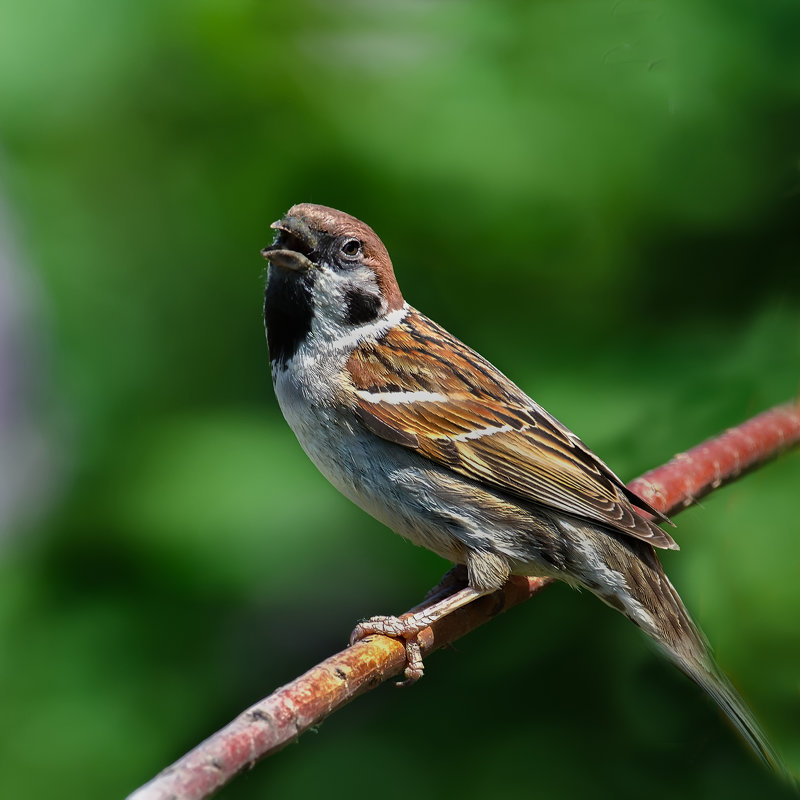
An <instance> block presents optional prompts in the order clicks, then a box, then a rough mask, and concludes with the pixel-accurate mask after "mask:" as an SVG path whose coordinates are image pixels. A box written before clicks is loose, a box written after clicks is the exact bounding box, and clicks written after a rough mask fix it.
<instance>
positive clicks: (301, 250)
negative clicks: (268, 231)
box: [261, 217, 318, 271]
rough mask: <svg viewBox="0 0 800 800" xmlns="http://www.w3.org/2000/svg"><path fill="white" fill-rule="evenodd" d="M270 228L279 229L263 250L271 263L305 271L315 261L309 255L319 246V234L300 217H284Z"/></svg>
mask: <svg viewBox="0 0 800 800" xmlns="http://www.w3.org/2000/svg"><path fill="white" fill-rule="evenodd" d="M270 228H272V229H273V230H276V231H278V235H277V236H276V237H275V241H274V242H273V243H272V244H271V245H270V246H269V247H265V248H264V249H263V250H262V251H261V255H262V256H264V258H266V259H267V260H268V261H269V262H270V263H271V264H274V265H275V266H276V267H282V268H283V269H291V270H295V271H303V270H307V269H310V268H311V267H312V266H313V262H312V261H311V260H310V259H309V256H310V255H311V254H312V253H313V252H314V250H315V249H316V246H317V240H318V237H317V234H316V233H315V232H314V231H313V230H311V228H309V227H308V225H307V224H306V222H305V220H303V219H302V218H300V217H284V218H283V219H279V220H278V221H277V222H273V223H272V225H270Z"/></svg>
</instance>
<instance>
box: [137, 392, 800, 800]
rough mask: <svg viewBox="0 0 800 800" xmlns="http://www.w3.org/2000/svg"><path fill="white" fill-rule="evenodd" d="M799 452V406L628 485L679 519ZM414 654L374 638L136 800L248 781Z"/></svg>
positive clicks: (465, 613)
mask: <svg viewBox="0 0 800 800" xmlns="http://www.w3.org/2000/svg"><path fill="white" fill-rule="evenodd" d="M798 444H800V404H798V403H790V404H787V405H783V406H777V407H776V408H773V409H771V410H770V411H766V412H764V413H763V414H760V415H759V416H757V417H754V418H753V419H751V420H749V421H747V422H745V423H743V424H742V425H739V426H738V427H736V428H732V429H730V430H728V431H726V432H725V433H723V434H721V435H720V436H717V437H715V438H714V439H710V440H708V441H707V442H704V443H703V444H700V445H698V446H697V447H694V448H693V449H691V450H689V451H688V452H686V453H681V454H679V455H677V456H675V458H673V459H672V460H671V461H670V462H668V463H667V464H665V465H664V466H662V467H658V468H657V469H654V470H652V471H650V472H648V473H647V474H645V475H643V476H642V477H640V478H637V479H636V480H634V481H633V482H632V483H630V484H629V486H630V488H631V489H632V490H633V491H635V492H636V493H637V494H639V495H640V496H641V497H643V498H644V499H645V500H647V501H648V502H649V503H650V504H651V505H652V506H653V507H654V508H656V509H658V510H659V511H662V512H664V513H667V514H673V515H674V514H676V513H678V512H679V511H681V510H682V509H684V508H686V507H687V506H689V505H691V504H692V503H693V502H695V501H696V500H698V499H699V498H701V497H703V496H705V495H707V494H709V493H710V492H712V491H714V490H715V489H718V488H720V487H721V486H724V485H726V484H728V483H731V482H732V481H734V480H736V479H737V478H739V477H741V476H742V475H743V474H745V473H746V472H749V471H750V470H753V469H755V468H757V467H759V466H761V465H762V464H764V463H765V462H767V461H769V460H771V459H773V458H775V457H776V456H777V455H779V454H780V453H782V452H784V451H785V450H788V449H789V448H791V447H795V446H797V445H798ZM551 582H552V581H551V580H550V579H547V578H512V579H511V580H510V581H509V582H508V583H507V584H506V586H505V587H503V589H502V590H500V591H499V592H495V593H494V594H492V595H489V596H488V597H483V598H481V599H480V600H477V601H475V602H473V603H471V604H469V605H468V606H465V607H464V608H461V609H459V610H458V611H456V612H454V613H453V614H450V615H449V616H447V617H445V618H444V619H442V620H440V621H439V622H437V623H436V624H435V625H433V626H432V628H427V629H426V630H425V631H423V632H422V634H421V635H420V641H421V644H422V653H423V655H426V654H428V653H430V652H432V651H434V650H436V649H438V648H440V647H442V646H444V645H446V644H448V643H449V642H452V641H454V640H455V639H458V638H459V637H461V636H464V635H465V634H466V633H469V632H470V631H471V630H474V629H475V628H477V627H478V626H480V625H482V624H483V623H485V622H488V621H489V620H490V619H491V618H492V617H494V616H496V615H497V614H498V613H499V612H500V611H504V610H506V609H508V608H512V607H513V606H515V605H518V604H519V603H521V602H523V601H524V600H527V599H528V598H529V597H531V596H533V595H534V594H537V593H538V592H539V591H540V590H541V589H543V588H544V587H545V586H547V585H548V584H549V583H551ZM405 663H406V656H405V647H404V646H403V644H401V643H400V642H399V641H397V640H395V639H391V638H388V637H386V636H370V637H368V638H366V639H363V640H362V641H360V642H357V643H356V644H355V645H353V646H352V647H348V648H347V649H345V650H342V651H341V652H340V653H337V654H336V655H333V656H331V657H330V658H328V659H326V660H325V661H323V662H322V663H320V664H318V665H317V666H315V667H313V668H312V669H310V670H309V671H308V672H306V673H305V674H304V675H301V676H300V677H299V678H297V679H295V680H294V681H292V682H291V683H288V684H287V685H286V686H283V687H281V688H279V689H277V690H276V691H275V692H273V693H272V694H271V695H270V696H269V697H267V698H265V699H263V700H261V701H259V702H258V703H256V704H255V705H253V706H251V707H250V708H248V709H247V710H246V711H244V712H242V713H241V714H240V715H239V716H238V717H237V718H236V719H235V720H233V722H231V723H230V724H229V725H227V726H226V727H224V728H222V729H221V730H219V731H217V733H215V734H213V735H212V736H211V737H210V738H208V739H206V741H204V742H202V743H201V744H200V745H198V746H197V747H196V748H194V749H193V750H191V751H190V752H189V753H187V754H186V755H185V756H183V757H182V758H181V759H179V760H178V761H176V762H175V763H174V764H173V765H172V766H170V767H167V769H165V770H164V771H163V772H161V773H160V774H159V775H157V776H156V777H155V778H153V780H151V781H150V782H149V783H147V784H145V785H144V786H142V787H141V788H140V789H138V790H137V791H135V792H134V793H133V794H131V795H130V797H129V800H177V798H180V799H181V800H200V798H206V797H210V796H211V795H212V794H214V793H215V792H216V791H218V790H219V789H221V788H222V787H223V786H225V785H226V784H228V783H229V782H230V781H231V780H232V779H233V778H234V777H235V776H236V775H237V774H238V773H239V772H241V771H242V770H244V769H247V768H249V767H252V766H253V765H254V764H255V763H256V762H257V761H259V760H260V759H262V758H264V757H266V756H268V755H271V754H272V753H275V752H277V751H278V750H280V749H281V748H283V747H285V746H286V745H287V744H289V743H291V742H293V741H295V740H296V739H297V738H298V737H299V736H300V735H301V734H302V733H304V732H305V731H306V730H308V729H309V728H310V727H312V726H313V725H317V724H319V723H320V722H321V721H322V720H323V719H325V718H326V717H327V716H329V715H330V714H332V713H333V712H334V711H336V710H337V709H338V708H341V707H342V706H343V705H345V704H346V703H349V702H350V701H351V700H353V699H354V698H355V697H357V696H358V695H360V694H363V693H364V692H366V691H368V690H370V689H374V688H375V687H376V686H378V685H379V684H380V683H382V682H383V681H385V680H387V679H388V678H390V677H392V676H393V675H396V674H398V673H399V672H401V671H402V670H403V668H404V667H405Z"/></svg>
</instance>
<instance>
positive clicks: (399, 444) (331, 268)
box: [261, 203, 785, 773]
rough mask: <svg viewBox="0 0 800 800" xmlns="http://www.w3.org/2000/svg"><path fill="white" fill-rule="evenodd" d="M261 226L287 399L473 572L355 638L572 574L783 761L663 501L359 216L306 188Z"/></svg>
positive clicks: (313, 445) (397, 524)
mask: <svg viewBox="0 0 800 800" xmlns="http://www.w3.org/2000/svg"><path fill="white" fill-rule="evenodd" d="M271 228H272V229H273V230H274V231H275V235H274V241H273V243H272V244H271V245H269V246H267V247H265V248H264V249H263V250H262V251H261V252H262V255H263V256H264V257H265V258H266V259H267V260H268V262H269V266H268V269H267V283H266V290H265V295H264V320H265V328H266V337H267V345H268V351H269V360H270V368H271V372H272V380H273V385H274V390H275V394H276V397H277V400H278V404H279V406H280V408H281V411H282V413H283V415H284V417H285V419H286V421H287V422H288V424H289V426H290V427H291V429H292V430H293V431H294V433H295V435H296V437H297V439H298V441H299V443H300V445H301V447H302V448H303V450H304V451H305V452H306V454H307V455H308V456H309V458H310V459H311V461H312V462H313V463H314V464H315V465H316V466H317V468H318V469H319V471H320V472H321V473H322V474H323V475H324V476H325V477H326V478H327V479H328V480H329V481H330V483H332V484H333V485H334V486H335V487H336V488H337V489H338V490H339V491H340V492H341V493H342V494H343V495H345V497H347V498H349V499H350V500H352V501H353V502H354V503H355V504H356V505H358V506H360V507H361V508H362V509H364V511H366V512H367V513H369V514H371V515H372V516H373V517H375V518H376V519H378V520H379V521H380V522H382V523H384V524H385V525H386V526H387V527H389V528H390V529H392V530H393V531H395V532H396V533H398V534H400V535H401V536H403V537H405V538H406V539H408V540H410V541H411V542H413V543H414V544H416V545H421V546H423V547H426V548H428V549H429V550H432V551H433V552H434V553H437V554H438V555H439V556H441V557H442V558H444V559H447V560H448V561H450V562H452V563H454V564H456V565H460V567H461V569H462V570H463V569H465V570H466V577H467V585H466V586H464V587H463V588H461V589H459V590H457V591H454V592H453V593H451V594H449V595H447V596H446V597H444V598H443V599H438V600H435V601H434V602H432V603H431V604H430V605H428V606H426V607H424V608H422V609H421V610H419V611H417V612H416V613H414V614H411V615H410V616H408V617H404V618H402V619H400V618H397V617H392V616H376V617H372V618H371V619H369V620H366V621H365V622H362V623H359V625H358V626H357V627H356V629H355V631H354V632H353V637H352V640H351V641H355V640H357V639H359V638H362V637H363V636H366V635H369V634H374V633H383V634H387V635H391V636H397V637H400V638H401V639H403V640H404V641H405V642H406V646H407V661H408V663H407V666H406V670H405V674H406V678H407V682H413V681H414V680H416V679H418V678H419V677H420V676H421V675H422V672H423V665H422V659H421V656H420V649H419V643H418V641H417V634H418V633H419V632H420V631H421V630H422V629H423V628H425V627H427V626H428V625H430V624H432V623H433V622H435V621H436V620H438V619H441V618H442V617H444V616H445V615H447V614H449V613H451V612H452V611H454V610H455V609H457V608H460V607H461V606H463V605H466V604H467V603H469V602H472V601H473V600H475V599H476V598H478V597H481V596H483V595H486V594H489V593H491V592H494V591H496V590H498V589H500V588H501V587H502V586H503V584H504V583H505V582H506V581H507V580H508V579H509V577H510V576H512V575H521V576H531V577H533V576H536V577H548V578H555V579H558V580H561V581H564V582H566V583H567V584H569V585H571V586H573V587H582V588H584V589H587V590H588V591H590V592H591V593H592V594H594V595H595V596H597V597H598V598H599V599H600V600H602V601H603V602H604V603H606V604H607V605H609V606H610V607H612V608H614V609H616V610H617V611H619V612H621V613H622V614H624V615H625V616H626V617H627V618H628V619H629V620H631V621H632V622H633V623H634V624H635V625H636V626H637V627H638V628H640V629H641V630H642V631H644V633H645V634H647V636H649V637H650V639H651V640H652V641H653V642H654V643H655V644H656V645H657V647H658V648H659V649H660V650H661V651H662V653H664V654H665V655H666V657H667V658H668V659H669V660H670V661H671V662H672V663H673V664H675V665H676V666H677V667H678V668H679V669H680V670H681V671H682V672H684V673H685V674H686V675H687V676H688V677H689V678H691V679H692V680H693V681H694V682H695V683H697V684H698V685H699V686H700V687H701V688H702V689H704V690H705V691H706V692H707V693H708V694H709V695H710V696H711V698H713V700H714V701H716V703H717V704H718V706H719V707H720V708H721V710H722V711H723V712H724V713H725V714H726V715H727V717H728V718H729V719H730V720H731V722H732V723H733V725H734V726H735V727H736V728H737V729H738V731H739V732H740V734H741V735H742V737H743V739H744V741H745V742H746V743H747V744H748V745H749V746H750V747H751V748H752V750H753V751H754V752H755V753H756V755H757V756H758V757H759V758H760V759H761V760H762V761H763V762H764V763H765V764H766V765H767V766H768V767H770V768H772V769H773V770H774V771H776V772H779V773H785V768H784V767H783V765H782V762H781V760H780V758H779V756H778V754H777V753H776V751H775V749H774V748H773V746H772V745H771V743H770V742H769V740H768V739H767V737H766V735H765V734H764V732H763V731H762V729H761V727H760V726H759V724H758V722H757V721H756V719H755V717H754V715H753V713H752V712H751V711H750V709H749V708H748V707H747V705H746V704H745V702H744V700H743V699H742V698H741V696H740V695H739V694H738V692H737V691H736V689H735V688H734V687H733V685H732V684H731V683H730V681H729V680H728V679H727V677H726V676H725V675H724V673H723V672H722V671H721V669H720V668H719V667H718V666H717V664H716V662H715V660H714V658H713V656H712V654H711V650H710V647H709V645H708V643H707V640H706V638H705V637H704V635H703V633H702V632H701V631H700V629H699V628H698V626H697V625H696V624H695V623H694V621H693V620H692V618H691V617H690V615H689V613H688V611H687V610H686V607H685V606H684V604H683V601H682V600H681V598H680V596H679V595H678V593H677V591H676V590H675V589H674V587H673V585H672V583H671V582H670V581H669V579H668V578H667V576H666V574H665V573H664V570H663V568H662V566H661V563H660V561H659V559H658V557H657V555H656V548H661V549H677V544H676V543H675V541H674V539H673V538H672V536H670V535H669V534H668V533H667V532H666V531H665V530H664V529H663V528H662V527H661V524H664V523H666V522H668V520H667V519H666V517H664V516H663V515H662V514H660V513H659V512H658V511H657V510H656V509H654V508H652V507H651V506H650V505H649V504H648V503H647V502H646V501H645V500H643V499H642V498H640V497H638V496H637V495H636V494H635V493H634V492H632V491H631V490H630V489H628V488H627V487H626V486H625V484H624V483H623V482H622V481H621V480H620V479H619V478H618V477H617V475H616V474H615V473H614V472H612V470H611V469H610V468H609V467H608V466H607V465H606V464H605V463H604V462H603V461H602V460H601V459H600V458H599V457H598V456H596V455H595V454H594V453H593V452H592V451H591V450H590V449H589V448H588V447H587V446H586V445H585V444H584V443H583V442H582V441H581V440H580V439H579V438H578V437H577V436H576V435H575V434H574V433H572V432H571V431H570V430H569V429H568V428H567V427H565V426H564V425H563V424H561V423H560V422H559V421H558V420H557V419H556V418H555V417H554V416H552V415H551V414H549V413H548V412H547V411H546V410H545V409H544V408H542V407H541V406H540V405H538V404H537V403H536V402H535V401H534V400H532V399H531V398H530V397H529V396H528V395H527V394H525V392H523V391H522V389H520V388H519V387H518V386H517V385H516V384H514V383H513V382H512V381H511V380H510V379H509V378H507V377H506V376H505V375H504V374H503V373H502V372H501V371H500V370H499V369H497V367H495V366H493V365H492V364H491V363H490V362H489V361H487V360H486V359H485V358H483V357H482V356H480V355H479V354H478V353H477V352H475V351H474V350H472V349H471V348H469V347H468V346H467V345H465V344H464V343H462V342H461V341H460V340H459V339H457V338H456V337H455V336H453V335H452V334H450V333H448V331H446V330H445V329H444V328H442V327H441V326H440V325H438V324H437V323H435V322H434V321H433V320H431V319H429V318H428V317H426V316H425V315H423V314H422V313H421V312H419V311H418V310H416V309H415V308H413V307H412V306H410V305H409V304H408V303H407V302H406V301H405V299H404V298H403V295H402V293H401V291H400V288H399V285H398V283H397V279H396V277H395V273H394V268H393V265H392V261H391V259H390V257H389V253H388V251H387V249H386V247H385V246H384V244H383V242H382V241H381V239H380V238H379V237H378V235H377V234H376V233H375V232H374V231H373V230H372V228H370V227H369V226H368V225H367V224H366V223H364V222H362V221H361V220H359V219H357V218H356V217H353V216H351V215H349V214H346V213H345V212H342V211H338V210H336V209H334V208H330V207H327V206H323V205H317V204H312V203H300V204H297V205H294V206H292V207H291V208H290V209H289V211H288V212H287V213H286V215H285V216H283V217H282V218H281V219H279V220H278V221H276V222H274V223H273V224H272V226H271Z"/></svg>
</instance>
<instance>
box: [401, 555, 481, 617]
mask: <svg viewBox="0 0 800 800" xmlns="http://www.w3.org/2000/svg"><path fill="white" fill-rule="evenodd" d="M465 586H469V575H468V573H467V566H466V564H456V565H455V566H453V567H451V568H450V569H449V570H447V572H445V574H444V575H442V579H441V580H440V581H439V583H437V584H436V586H434V587H433V588H432V589H429V590H428V592H427V593H426V595H425V597H423V598H422V602H421V603H419V604H418V605H416V606H414V608H412V609H411V612H412V613H413V612H415V611H420V610H421V609H423V608H425V607H426V606H430V605H433V603H435V602H436V601H438V600H442V599H443V598H445V597H449V596H450V595H451V594H455V593H456V592H457V591H458V590H459V589H463V588H464V587H465Z"/></svg>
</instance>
